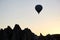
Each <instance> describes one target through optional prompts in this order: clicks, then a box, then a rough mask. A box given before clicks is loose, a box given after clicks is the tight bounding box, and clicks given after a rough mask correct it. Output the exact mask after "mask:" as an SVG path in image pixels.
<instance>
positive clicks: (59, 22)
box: [0, 0, 60, 35]
mask: <svg viewBox="0 0 60 40" xmlns="http://www.w3.org/2000/svg"><path fill="white" fill-rule="evenodd" d="M37 4H40V5H42V6H43V9H42V11H41V12H40V14H38V13H37V12H36V10H35V6H36V5H37ZM59 4H60V0H46V1H45V0H24V1H23V0H21V1H20V0H0V28H3V29H4V28H6V27H7V26H8V25H9V26H11V28H13V27H14V25H15V24H19V25H20V27H21V28H22V29H24V28H27V27H28V28H29V29H30V30H31V31H32V32H33V33H35V34H37V35H39V34H40V33H42V34H43V35H46V34H60V32H59V30H60V5H59ZM38 30H40V31H38Z"/></svg>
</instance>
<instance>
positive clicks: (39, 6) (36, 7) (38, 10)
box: [35, 5, 43, 14]
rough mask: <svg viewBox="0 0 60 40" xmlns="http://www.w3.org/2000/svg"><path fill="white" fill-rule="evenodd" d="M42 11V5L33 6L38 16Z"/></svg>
mask: <svg viewBox="0 0 60 40" xmlns="http://www.w3.org/2000/svg"><path fill="white" fill-rule="evenodd" d="M42 9H43V7H42V5H36V6H35V10H36V11H37V12H38V14H39V13H40V12H41V10H42Z"/></svg>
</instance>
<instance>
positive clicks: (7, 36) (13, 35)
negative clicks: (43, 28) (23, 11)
mask: <svg viewBox="0 0 60 40" xmlns="http://www.w3.org/2000/svg"><path fill="white" fill-rule="evenodd" d="M0 40H60V34H53V35H50V34H48V35H46V36H43V35H42V34H41V33H40V36H37V35H36V34H34V33H33V32H32V31H31V30H30V29H28V28H25V29H24V30H22V29H21V28H20V26H19V25H18V24H15V26H14V28H13V29H11V28H10V26H7V28H5V29H4V30H3V29H0Z"/></svg>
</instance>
